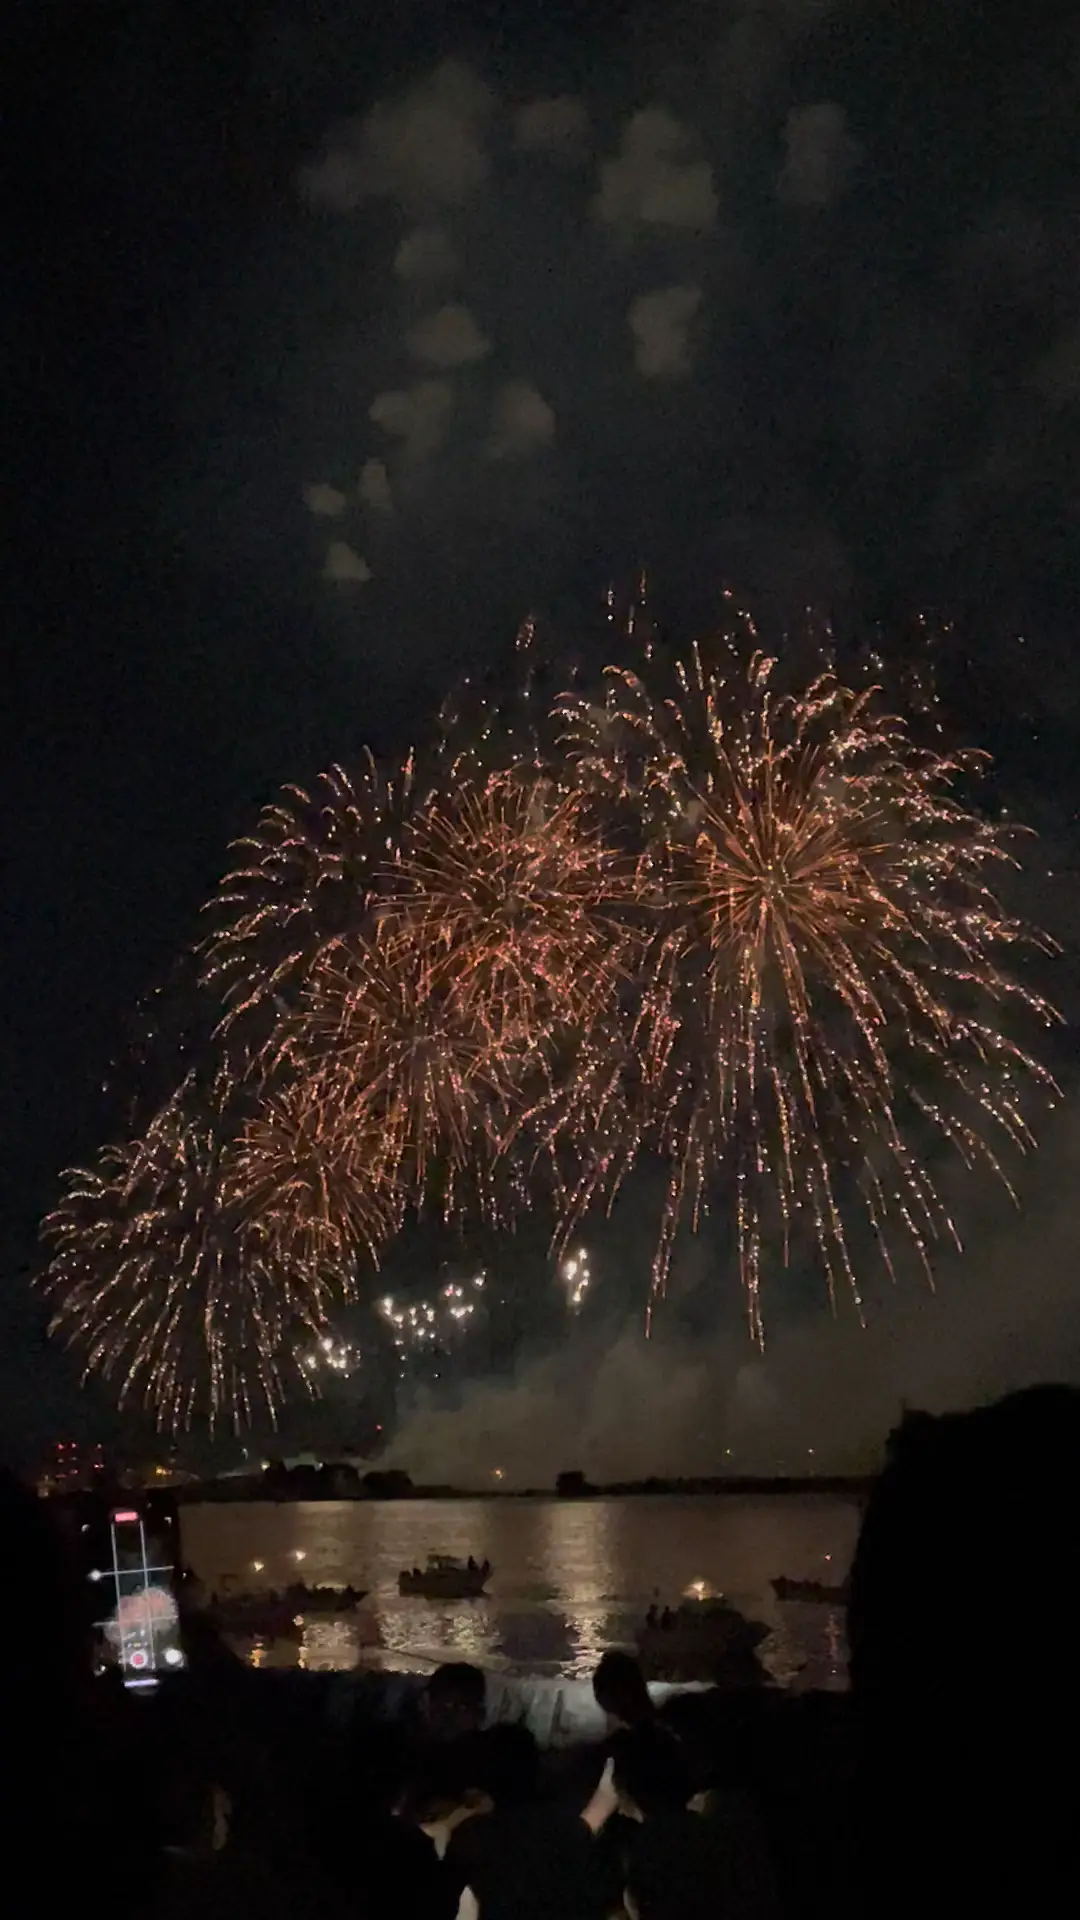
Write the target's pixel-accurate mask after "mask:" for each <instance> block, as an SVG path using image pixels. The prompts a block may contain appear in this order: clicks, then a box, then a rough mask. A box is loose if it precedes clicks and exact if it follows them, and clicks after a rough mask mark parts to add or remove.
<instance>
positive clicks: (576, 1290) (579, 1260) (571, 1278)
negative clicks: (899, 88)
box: [559, 1247, 592, 1313]
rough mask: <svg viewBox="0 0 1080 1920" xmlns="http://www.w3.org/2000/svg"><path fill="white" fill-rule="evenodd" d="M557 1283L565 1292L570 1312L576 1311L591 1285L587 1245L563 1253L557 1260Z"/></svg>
mask: <svg viewBox="0 0 1080 1920" xmlns="http://www.w3.org/2000/svg"><path fill="white" fill-rule="evenodd" d="M559 1284H560V1286H561V1287H562V1288H563V1291H564V1292H565V1294H566V1304H567V1306H568V1307H569V1309H570V1312H571V1313H577V1312H578V1310H579V1308H580V1307H581V1306H582V1304H583V1303H584V1300H585V1295H586V1294H587V1293H588V1291H589V1288H590V1287H591V1285H592V1273H591V1271H590V1268H589V1250H588V1248H587V1247H577V1248H575V1250H574V1252H573V1253H567V1254H564V1255H563V1258H562V1259H561V1260H560V1262H559Z"/></svg>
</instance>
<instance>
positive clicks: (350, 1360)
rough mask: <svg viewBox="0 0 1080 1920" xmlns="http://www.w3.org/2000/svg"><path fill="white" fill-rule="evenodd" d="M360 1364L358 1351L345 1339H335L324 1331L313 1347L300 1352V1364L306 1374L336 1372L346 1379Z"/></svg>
mask: <svg viewBox="0 0 1080 1920" xmlns="http://www.w3.org/2000/svg"><path fill="white" fill-rule="evenodd" d="M359 1364H360V1353H359V1351H358V1350H357V1348H356V1347H354V1346H352V1345H350V1343H349V1341H347V1340H336V1339H335V1338H334V1336H333V1334H330V1333H324V1334H323V1336H322V1338H321V1339H320V1340H317V1341H316V1342H315V1345H314V1346H313V1347H308V1348H306V1349H305V1350H304V1351H303V1352H302V1353H301V1354H300V1365H301V1366H302V1367H303V1368H304V1370H305V1372H306V1373H308V1374H312V1375H315V1374H320V1373H330V1374H337V1375H338V1376H339V1377H340V1378H342V1379H348V1377H349V1375H350V1374H351V1373H354V1372H355V1371H356V1368H357V1367H358V1366H359Z"/></svg>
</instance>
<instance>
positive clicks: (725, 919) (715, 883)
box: [564, 649, 1056, 1339]
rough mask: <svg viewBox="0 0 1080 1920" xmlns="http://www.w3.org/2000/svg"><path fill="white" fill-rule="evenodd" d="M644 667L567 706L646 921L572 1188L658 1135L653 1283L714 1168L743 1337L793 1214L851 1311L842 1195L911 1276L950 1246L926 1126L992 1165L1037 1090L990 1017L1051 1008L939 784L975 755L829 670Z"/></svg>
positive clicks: (591, 1092) (972, 766)
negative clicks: (729, 1218)
mask: <svg viewBox="0 0 1080 1920" xmlns="http://www.w3.org/2000/svg"><path fill="white" fill-rule="evenodd" d="M646 673H647V678H646V677H645V676H644V675H643V676H639V675H637V674H634V673H632V672H628V671H624V670H618V671H613V672H611V673H610V674H609V684H608V691H607V697H606V699H605V700H604V701H603V702H602V703H600V704H598V705H597V704H594V705H587V704H586V703H584V702H581V701H574V702H567V703H565V707H564V712H565V718H566V723H567V734H568V746H569V749H570V751H571V753H572V754H573V756H574V758H575V760H576V763H577V766H578V770H579V777H580V778H581V779H582V780H583V781H584V782H585V784H586V785H587V786H590V787H595V788H596V789H597V790H599V791H601V792H603V793H605V794H606V795H607V796H608V797H609V800H610V802H611V804H612V806H613V808H614V810H615V813H616V815H617V816H618V817H621V818H622V819H623V820H628V821H629V823H630V824H629V828H628V830H629V831H632V832H633V834H634V835H635V836H636V839H637V844H638V848H639V854H640V858H639V865H638V869H637V874H638V890H639V899H640V905H641V911H642V914H643V915H644V916H646V917H647V918H648V920H649V921H651V923H652V928H653V931H652V935H651V940H650V951H649V958H648V962H647V964H646V966H645V968H644V969H643V976H644V980H645V984H644V986H643V990H642V992H641V994H640V997H639V999H638V1001H637V1004H636V1006H635V1008H634V1011H633V1014H632V1045H631V1047H630V1049H629V1058H630V1059H631V1060H632V1062H633V1069H634V1075H633V1077H634V1087H633V1089H632V1092H631V1093H627V1092H625V1091H624V1090H623V1089H622V1088H620V1087H618V1086H616V1085H615V1084H614V1083H613V1082H612V1080H611V1079H610V1078H604V1077H603V1072H602V1062H603V1058H604V1056H605V1053H606V1043H605V1042H603V1039H602V1036H598V1038H599V1039H600V1040H601V1044H600V1047H599V1053H600V1059H601V1069H600V1077H599V1078H597V1077H596V1069H594V1073H593V1080H592V1082H590V1083H588V1086H587V1091H586V1094H585V1095H584V1096H582V1097H581V1099H580V1103H579V1107H578V1110H577V1118H576V1123H575V1124H576V1126H577V1128H578V1130H579V1131H583V1130H585V1129H586V1128H587V1127H588V1126H591V1125H595V1126H596V1127H597V1129H598V1130H599V1132H600V1134H601V1137H602V1138H604V1139H605V1140H607V1141H608V1142H609V1145H608V1148H607V1150H606V1151H605V1153H604V1154H603V1155H600V1156H599V1157H597V1156H595V1155H594V1158H593V1170H592V1171H590V1173H589V1176H588V1178H587V1179H586V1181H585V1182H584V1183H583V1184H579V1190H578V1196H577V1204H578V1205H583V1204H587V1201H588V1199H589V1198H591V1197H592V1193H593V1192H594V1191H595V1188H596V1186H597V1184H600V1183H602V1182H603V1180H604V1179H605V1178H608V1179H609V1181H610V1178H611V1177H612V1176H611V1169H612V1168H615V1169H616V1172H615V1175H614V1178H616V1179H617V1178H621V1177H622V1176H623V1174H624V1173H625V1171H626V1170H627V1168H628V1167H629V1166H630V1165H632V1164H633V1162H634V1160H635V1158H636V1157H637V1155H638V1154H639V1153H640V1152H641V1151H642V1150H644V1149H653V1150H655V1151H656V1152H657V1153H658V1154H659V1155H660V1156H661V1158H662V1160H663V1161H664V1162H665V1163H666V1164H667V1166H668V1169H669V1175H668V1190H667V1201H666V1206H665V1209H664V1214H663V1222H662V1227H661V1232H660V1237H659V1245H658V1248H657V1253H656V1258H655V1262H654V1268H653V1278H654V1286H655V1287H656V1288H662V1286H663V1284H664V1281H665V1279H666V1275H667V1270H668V1264H669V1261H670V1255H671V1248H672V1243H673V1239H674V1235H675V1233H676V1231H677V1229H678V1227H679V1225H680V1224H681V1223H682V1222H683V1221H684V1220H686V1221H687V1222H688V1223H689V1224H691V1225H696V1223H697V1220H698V1218H699V1215H700V1213H701V1211H702V1209H703V1207H705V1206H706V1205H707V1203H708V1200H709V1197H710V1192H711V1193H713V1194H714V1195H715V1193H716V1192H717V1191H718V1189H719V1187H720V1185H721V1183H722V1182H723V1181H724V1179H725V1178H726V1179H727V1181H728V1182H729V1183H730V1191H731V1193H732V1195H733V1210H734V1217H735V1223H736V1232H737V1240H738V1249H739V1262H740V1268H741V1272H742V1277H743V1280H744V1283H745V1287H746V1292H747V1298H748V1302H749V1313H750V1320H751V1325H752V1328H753V1331H754V1333H755V1336H756V1337H757V1338H759V1339H760V1338H761V1336H762V1318H761V1299H760V1291H761V1270H762V1253H763V1245H764V1244H765V1242H766V1240H767V1239H770V1240H771V1238H772V1235H773V1233H774V1232H775V1234H776V1238H777V1242H778V1244H779V1245H780V1246H781V1247H782V1250H783V1255H784V1258H785V1259H786V1258H787V1257H788V1254H789V1250H790V1240H791V1235H792V1231H793V1229H794V1227H795V1225H796V1222H797V1219H802V1220H805V1221H807V1222H808V1223H809V1226H810V1230H811V1232H812V1235H813V1238H814V1240H815V1241H816V1244H817V1246H818V1248H819V1250H820V1253H821V1255H822V1258H823V1260H824V1265H825V1270H826V1274H827V1277H828V1283H829V1287H830V1292H832V1291H833V1290H834V1289H835V1285H836V1281H837V1279H838V1277H839V1276H840V1275H841V1274H842V1275H843V1276H844V1278H845V1279H846V1281H847V1283H848V1285H849V1286H850V1288H851V1291H852V1293H853V1294H854V1296H855V1298H856V1301H858V1298H859V1287H858V1282H857V1280H856V1273H855V1265H854V1262H853V1258H852V1250H851V1240H850V1230H849V1226H848V1217H849V1214H850V1212H851V1210H852V1208H857V1209H860V1210H861V1212H862V1213H863V1215H864V1216H865V1218H866V1220H867V1221H868V1223H869V1226H870V1228H871V1229H872V1231H873V1233H874V1235H875V1236H876V1239H877V1242H878V1244H879V1246H880V1248H881V1250H882V1252H883V1253H884V1256H885V1259H886V1261H887V1262H888V1263H889V1264H890V1270H891V1260H890V1253H889V1245H890V1236H889V1230H890V1226H891V1224H892V1223H893V1222H894V1221H896V1220H899V1221H900V1222H901V1223H902V1229H903V1231H905V1232H906V1234H907V1235H908V1236H909V1237H910V1239H911V1240H912V1241H913V1243H914V1245H915V1247H916V1249H917V1251H918V1254H919V1256H920V1258H921V1259H922V1261H923V1263H924V1265H925V1266H926V1267H927V1271H928V1272H929V1255H930V1248H931V1244H932V1243H933V1242H934V1241H935V1240H937V1239H939V1238H940V1237H941V1236H942V1235H953V1236H954V1228H953V1224H952V1221H951V1219H950V1217H949V1214H948V1210H947V1208H946V1206H945V1204H944V1202H943V1201H942V1199H941V1198H940V1196H939V1194H938V1192H937V1189H936V1187H935V1184H934V1181H933V1178H932V1176H931V1172H930V1170H929V1166H928V1160H929V1158H930V1157H931V1156H930V1154H929V1153H928V1151H927V1145H926V1137H925V1127H926V1126H928V1127H929V1129H930V1130H931V1133H932V1134H936V1135H937V1136H938V1137H939V1138H940V1139H943V1140H944V1141H945V1142H947V1143H948V1144H949V1145H950V1146H951V1147H953V1148H954V1149H956V1150H957V1151H958V1153H959V1154H960V1156H961V1158H962V1159H963V1160H964V1161H965V1162H967V1163H968V1164H970V1163H971V1162H972V1161H973V1160H976V1159H979V1158H982V1159H984V1160H986V1161H988V1162H989V1164H990V1165H991V1166H992V1167H993V1168H994V1169H995V1170H996V1171H997V1172H999V1173H1000V1172H1001V1166H1000V1163H999V1161H998V1158H997V1152H996V1147H995V1144H994V1139H993V1136H994V1135H995V1134H997V1135H998V1136H999V1137H1002V1138H1007V1139H1008V1140H1010V1141H1011V1142H1012V1143H1013V1144H1015V1145H1017V1146H1019V1147H1021V1148H1023V1147H1024V1146H1026V1145H1027V1144H1028V1141H1029V1139H1030V1135H1029V1133H1028V1128H1027V1123H1026V1121H1025V1118H1024V1113H1023V1108H1022V1090H1023V1083H1024V1082H1025V1081H1034V1082H1042V1084H1043V1085H1044V1086H1048V1087H1049V1086H1052V1082H1050V1080H1049V1076H1048V1075H1047V1074H1046V1073H1045V1072H1044V1071H1043V1069H1041V1068H1040V1067H1039V1065H1038V1063H1037V1062H1036V1061H1035V1060H1034V1059H1033V1058H1032V1057H1031V1056H1030V1054H1028V1053H1026V1052H1025V1051H1024V1050H1023V1049H1022V1048H1021V1047H1020V1046H1019V1045H1018V1044H1016V1043H1015V1042H1014V1041H1013V1040H1011V1039H1010V1038H1009V1037H1008V1036H1007V1034H1006V1033H1005V1032H1004V1031H1002V1029H1001V1027H1000V1026H999V1024H998V1020H999V1018H1000V1015H1001V1013H1002V1011H1003V1010H1006V1009H1008V1008H1009V1007H1010V1006H1011V1007H1020V1008H1024V1009H1026V1010H1027V1011H1028V1012H1029V1013H1032V1014H1034V1015H1035V1016H1036V1017H1037V1018H1038V1019H1039V1020H1041V1021H1043V1022H1045V1023H1048V1022H1049V1021H1050V1020H1051V1019H1052V1018H1054V1017H1056V1016H1054V1014H1053V1011H1052V1009H1051V1008H1050V1007H1049V1006H1048V1004H1047V1003H1046V1002H1045V1001H1044V1000H1043V999H1042V998H1041V997H1040V996H1039V995H1038V994H1037V993H1035V992H1034V991H1032V990H1030V989H1029V988H1027V987H1026V986H1025V985H1024V984H1023V982H1022V981H1020V980H1018V979H1016V978H1014V977H1012V976H1011V975H1010V974H1009V973H1007V972H1006V971H1005V970H1004V968H1003V965H1002V958H1003V956H1004V955H1005V954H1006V953H1007V952H1008V951H1009V950H1010V949H1015V948H1018V947H1020V946H1023V945H1024V944H1028V945H1032V944H1035V945H1038V944H1042V945H1045V944H1046V943H1045V942H1043V941H1040V939H1039V936H1037V935H1035V934H1033V933H1029V932H1028V931H1027V930H1026V929H1025V928H1023V927H1022V926H1020V925H1018V924H1017V923H1016V922H1015V921H1013V920H1011V919H1010V918H1009V917H1008V916H1007V915H1005V914H1004V913H1003V912H1002V910H1001V909H1000V907H999V906H998V904H997V901H996V899H995V897H994V895H993V893H992V891H991V888H990V884H989V882H990V878H991V876H992V874H993V872H994V870H995V869H998V868H1000V867H1001V866H1002V865H1003V864H1007V863H1009V862H1010V860H1011V855H1010V853H1009V851H1008V846H1007V843H1006V839H1005V836H1004V835H1003V834H1002V832H1001V831H999V830H998V829H997V828H996V827H995V826H994V825H993V824H991V823H990V822H988V821H986V820H984V819H982V818H980V817H979V816H978V815H976V814H974V813H972V812H970V811H968V810H967V809H966V808H965V806H964V804H963V802H962V800H961V799H960V798H959V797H958V788H959V785H960V783H961V782H962V781H963V780H965V779H967V778H968V777H969V776H970V775H971V774H972V773H973V772H974V771H975V770H976V767H977V763H978V756H973V755H954V756H949V755H943V754H940V753H937V752H934V751H930V750H926V749H923V748H921V747H919V746H918V745H916V744H915V742H914V741H913V740H912V738H911V737H910V735H909V734H908V732H907V731H906V729H905V728H904V726H903V725H902V724H901V722H900V721H899V720H898V719H896V718H894V717H892V716H890V715H888V714H886V713H884V712H883V711H881V710H879V707H878V703H877V698H876V695H875V693H874V691H873V690H870V689H867V690H864V691H862V692H859V693H855V692H853V691H851V690H850V689H848V688H845V687H844V686H842V685H840V684H839V683H838V682H837V681H836V680H835V679H834V678H833V677H832V676H830V675H824V676H822V677H820V678H818V679H816V680H815V681H813V682H812V684H811V685H810V686H809V687H807V688H806V690H805V691H803V692H801V693H799V694H796V695H785V694H782V693H779V692H778V691H776V688H775V685H774V681H775V662H773V661H770V660H767V659H765V658H763V657H762V656H761V655H755V656H754V657H753V658H752V659H751V661H750V662H749V666H748V667H741V666H740V665H739V664H738V662H737V658H736V656H735V655H734V654H733V652H732V651H731V650H730V649H720V650H718V651H717V653H716V655H715V656H714V657H709V656H708V655H707V654H706V653H705V652H704V651H703V650H701V649H695V650H694V652H693V653H692V654H691V656H690V658H689V659H688V660H686V661H684V662H676V663H675V664H674V667H673V669H672V674H671V680H670V683H668V684H665V680H664V674H663V669H662V663H661V662H659V661H657V660H653V661H651V662H650V664H649V666H648V668H647V669H646ZM597 1089H599V1091H597ZM920 1123H925V1125H924V1127H923V1134H922V1137H921V1138H920V1137H918V1136H917V1135H916V1131H915V1129H916V1127H917V1126H918V1125H919V1124H920ZM620 1130H621V1133H622V1137H621V1138H619V1135H620ZM612 1138H614V1139H615V1140H617V1151H616V1150H614V1149H612V1147H611V1146H610V1141H611V1139H612ZM1002 1177H1004V1175H1003V1176H1002Z"/></svg>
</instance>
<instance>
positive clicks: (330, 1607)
mask: <svg viewBox="0 0 1080 1920" xmlns="http://www.w3.org/2000/svg"><path fill="white" fill-rule="evenodd" d="M366 1591H367V1590H366V1588H363V1587H308V1586H305V1585H304V1584H303V1583H302V1582H301V1581H294V1582H293V1584H292V1585H291V1586H288V1587H286V1588H285V1591H284V1592H283V1593H278V1592H277V1591H276V1590H270V1591H268V1592H264V1593H227V1594H225V1595H224V1596H223V1597H221V1598H218V1597H216V1596H215V1598H214V1600H213V1601H212V1603H211V1605H210V1607H209V1609H208V1611H209V1614H210V1618H211V1619H212V1620H213V1621H214V1623H215V1625H216V1626H219V1627H221V1628H222V1630H223V1631H224V1632H226V1633H257V1634H265V1635H266V1636H267V1637H268V1638H270V1639H283V1638H285V1637H287V1636H288V1635H290V1634H291V1633H292V1632H293V1630H294V1629H295V1628H297V1627H300V1626H302V1625H303V1622H304V1616H305V1615H306V1614H309V1613H317V1614H325V1615H328V1616H330V1617H333V1616H335V1615H337V1614H342V1613H355V1612H356V1609H357V1607H358V1606H359V1605H360V1602H361V1600H363V1599H364V1597H365V1594H366Z"/></svg>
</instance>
